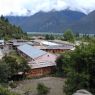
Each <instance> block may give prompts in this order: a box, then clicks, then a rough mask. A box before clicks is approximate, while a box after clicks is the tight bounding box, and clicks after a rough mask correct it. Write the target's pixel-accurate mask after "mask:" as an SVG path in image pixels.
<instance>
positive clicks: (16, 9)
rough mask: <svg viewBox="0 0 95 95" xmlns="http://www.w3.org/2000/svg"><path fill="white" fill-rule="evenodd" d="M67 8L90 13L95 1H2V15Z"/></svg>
mask: <svg viewBox="0 0 95 95" xmlns="http://www.w3.org/2000/svg"><path fill="white" fill-rule="evenodd" d="M66 8H69V9H70V10H75V11H81V12H84V13H89V12H91V11H93V10H95V0H0V15H1V14H3V15H10V14H11V15H32V14H35V13H37V12H39V11H45V12H48V11H51V10H57V11H60V10H64V9H66Z"/></svg>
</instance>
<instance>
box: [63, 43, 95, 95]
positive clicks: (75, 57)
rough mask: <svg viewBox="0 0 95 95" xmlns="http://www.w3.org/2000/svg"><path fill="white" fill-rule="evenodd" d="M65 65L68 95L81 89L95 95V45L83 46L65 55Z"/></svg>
mask: <svg viewBox="0 0 95 95" xmlns="http://www.w3.org/2000/svg"><path fill="white" fill-rule="evenodd" d="M64 64H65V65H64V66H65V67H64V70H65V72H66V73H67V81H66V83H65V84H66V85H65V92H66V95H72V93H74V92H75V91H76V90H79V89H86V90H88V91H90V92H92V93H93V94H95V80H94V79H95V43H90V44H89V45H84V44H82V45H81V46H78V47H77V48H76V50H75V51H73V52H70V53H68V54H66V55H64Z"/></svg>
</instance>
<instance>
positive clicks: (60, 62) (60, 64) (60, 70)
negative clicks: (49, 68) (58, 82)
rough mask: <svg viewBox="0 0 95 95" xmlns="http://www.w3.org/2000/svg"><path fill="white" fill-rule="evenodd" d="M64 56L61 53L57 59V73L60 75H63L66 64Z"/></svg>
mask: <svg viewBox="0 0 95 95" xmlns="http://www.w3.org/2000/svg"><path fill="white" fill-rule="evenodd" d="M63 60H64V56H63V55H60V56H59V57H58V58H57V59H56V63H57V65H56V69H57V72H56V73H57V75H58V76H63V72H64V70H63V66H64V61H63Z"/></svg>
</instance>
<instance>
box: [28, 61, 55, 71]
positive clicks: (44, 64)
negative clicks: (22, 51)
mask: <svg viewBox="0 0 95 95" xmlns="http://www.w3.org/2000/svg"><path fill="white" fill-rule="evenodd" d="M29 66H30V67H31V68H32V69H37V68H44V67H51V66H56V63H55V62H49V61H48V62H40V63H34V64H29Z"/></svg>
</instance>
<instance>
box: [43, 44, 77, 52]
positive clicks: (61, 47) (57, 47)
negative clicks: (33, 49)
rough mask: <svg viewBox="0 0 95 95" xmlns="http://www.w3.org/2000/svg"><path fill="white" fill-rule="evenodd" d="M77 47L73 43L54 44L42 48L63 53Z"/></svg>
mask: <svg viewBox="0 0 95 95" xmlns="http://www.w3.org/2000/svg"><path fill="white" fill-rule="evenodd" d="M74 49H75V47H74V46H72V45H65V44H64V45H53V46H48V47H47V48H43V49H42V50H44V51H46V52H50V53H62V52H65V51H71V50H74Z"/></svg>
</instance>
